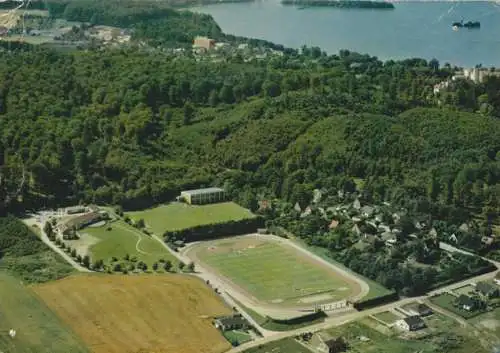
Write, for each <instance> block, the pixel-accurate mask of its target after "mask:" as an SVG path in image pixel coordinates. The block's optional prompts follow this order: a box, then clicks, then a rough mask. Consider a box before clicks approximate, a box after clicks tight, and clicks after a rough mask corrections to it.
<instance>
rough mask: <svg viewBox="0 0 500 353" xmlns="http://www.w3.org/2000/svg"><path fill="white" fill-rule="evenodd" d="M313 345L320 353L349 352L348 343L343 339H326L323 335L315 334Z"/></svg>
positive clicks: (312, 340)
mask: <svg viewBox="0 0 500 353" xmlns="http://www.w3.org/2000/svg"><path fill="white" fill-rule="evenodd" d="M311 345H312V346H313V347H314V348H316V351H317V352H320V353H339V352H345V351H347V343H346V342H345V341H344V339H343V338H342V337H338V338H336V339H332V338H326V337H325V336H324V335H322V334H315V335H314V336H313V337H312V339H311Z"/></svg>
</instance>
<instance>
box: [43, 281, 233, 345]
mask: <svg viewBox="0 0 500 353" xmlns="http://www.w3.org/2000/svg"><path fill="white" fill-rule="evenodd" d="M35 291H36V293H37V294H38V295H39V296H40V297H41V298H42V299H43V300H44V301H45V302H46V303H47V305H48V306H49V307H50V308H51V309H52V310H53V311H54V312H55V313H57V314H58V315H59V316H60V317H61V318H62V319H63V320H64V322H66V323H67V324H68V325H69V326H71V327H72V328H73V329H74V331H75V332H76V333H77V334H78V335H79V336H80V337H81V338H82V339H83V341H84V342H85V343H86V344H87V346H88V347H89V348H90V350H91V351H92V352H93V353H124V352H154V353H171V352H175V353H199V352H204V353H219V352H223V351H226V350H228V349H229V348H230V347H231V345H230V344H229V343H228V342H227V340H226V339H225V338H224V337H223V336H222V335H221V334H220V332H219V331H218V330H217V329H216V328H215V327H213V325H212V324H211V320H212V318H213V317H216V316H220V315H228V314H230V313H231V309H230V308H228V307H226V306H225V305H224V303H223V302H222V301H221V300H220V299H219V298H218V297H217V296H216V295H215V294H214V293H213V292H212V290H210V288H208V287H206V286H205V285H204V284H203V282H201V281H199V280H198V279H196V278H193V277H189V276H182V275H169V276H118V275H117V276H106V275H78V276H72V277H69V278H67V279H64V280H60V281H57V282H52V283H47V284H43V285H40V286H36V287H35ZM66 352H70V350H67V351H66ZM71 352H73V351H71Z"/></svg>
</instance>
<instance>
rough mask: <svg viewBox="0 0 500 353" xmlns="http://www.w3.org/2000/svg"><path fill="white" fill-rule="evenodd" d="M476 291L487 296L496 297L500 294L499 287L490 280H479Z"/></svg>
mask: <svg viewBox="0 0 500 353" xmlns="http://www.w3.org/2000/svg"><path fill="white" fill-rule="evenodd" d="M476 291H477V292H479V293H480V294H481V295H482V296H485V297H487V298H496V297H498V295H499V290H498V287H496V286H495V285H493V284H490V283H488V282H477V284H476Z"/></svg>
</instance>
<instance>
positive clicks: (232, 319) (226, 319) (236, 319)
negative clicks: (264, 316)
mask: <svg viewBox="0 0 500 353" xmlns="http://www.w3.org/2000/svg"><path fill="white" fill-rule="evenodd" d="M214 325H215V327H216V328H218V329H219V330H221V331H229V330H248V329H249V328H250V325H249V324H248V322H247V321H246V320H245V319H244V318H243V317H242V316H241V315H240V314H236V315H232V316H222V317H219V318H217V319H215V321H214Z"/></svg>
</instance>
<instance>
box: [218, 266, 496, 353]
mask: <svg viewBox="0 0 500 353" xmlns="http://www.w3.org/2000/svg"><path fill="white" fill-rule="evenodd" d="M497 272H498V270H497V271H494V272H490V273H487V274H484V275H480V276H476V277H473V278H469V279H467V280H465V281H461V282H457V283H454V284H451V285H449V286H445V287H442V288H439V289H436V290H433V291H431V292H429V293H428V294H427V295H424V296H420V297H412V298H405V299H400V300H398V301H396V302H392V303H389V304H385V305H381V306H377V307H375V308H372V309H368V310H363V311H357V312H354V313H348V314H345V315H342V316H339V317H329V318H327V319H326V320H325V321H324V322H322V323H320V324H316V325H311V326H307V327H304V328H301V329H297V330H292V331H286V332H279V333H275V334H274V335H272V336H268V337H264V338H262V339H260V340H255V341H250V342H248V343H245V344H242V345H241V346H238V347H235V348H232V349H230V350H229V351H227V353H238V352H243V351H245V350H247V349H249V348H252V347H257V346H259V345H263V344H266V343H269V342H273V341H277V340H280V339H283V338H286V337H294V336H296V335H300V334H301V333H305V332H317V331H321V330H324V329H327V328H331V327H336V326H341V325H344V324H346V323H348V322H352V321H356V320H359V319H361V318H363V317H366V316H369V315H374V314H378V313H381V312H384V311H388V310H393V309H395V308H396V307H399V306H403V305H405V304H409V303H412V302H415V301H426V300H427V299H429V298H430V297H431V296H434V295H438V294H441V293H445V292H447V291H450V290H453V289H456V288H460V287H463V286H466V285H470V284H472V283H474V282H477V281H482V280H487V279H491V278H494V277H495V275H496V273H497ZM439 311H440V312H443V313H444V314H446V315H448V316H450V315H449V313H448V312H447V311H446V310H444V309H442V308H441V309H440V310H439ZM451 317H453V318H455V317H454V316H451ZM459 322H460V324H464V320H459Z"/></svg>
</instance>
